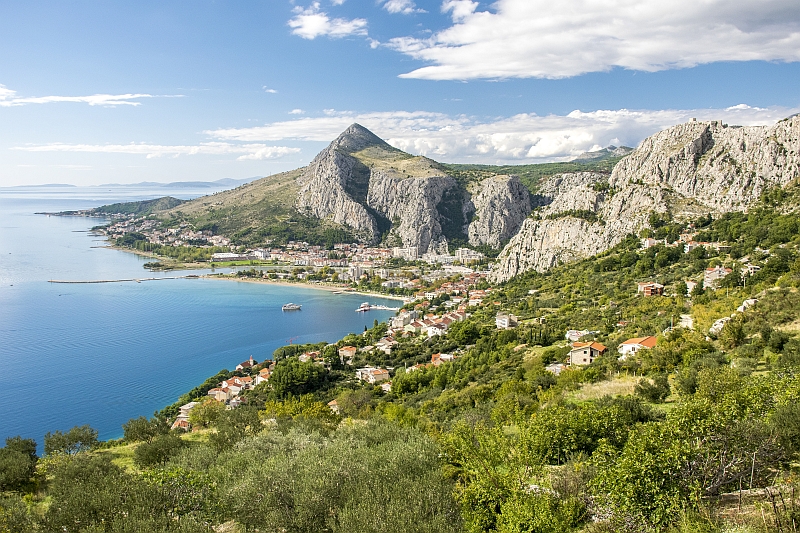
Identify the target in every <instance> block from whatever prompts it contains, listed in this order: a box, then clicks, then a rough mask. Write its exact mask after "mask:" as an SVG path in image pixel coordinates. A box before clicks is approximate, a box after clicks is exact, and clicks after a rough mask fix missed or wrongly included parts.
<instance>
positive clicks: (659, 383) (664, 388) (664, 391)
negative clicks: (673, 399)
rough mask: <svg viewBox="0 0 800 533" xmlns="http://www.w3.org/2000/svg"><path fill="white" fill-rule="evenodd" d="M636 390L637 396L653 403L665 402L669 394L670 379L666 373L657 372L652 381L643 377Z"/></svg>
mask: <svg viewBox="0 0 800 533" xmlns="http://www.w3.org/2000/svg"><path fill="white" fill-rule="evenodd" d="M634 392H635V393H636V395H637V396H641V397H642V398H644V399H646V400H647V401H650V402H653V403H661V402H663V401H664V400H665V399H666V398H667V396H669V393H670V388H669V380H668V379H667V375H666V374H656V375H655V376H653V380H652V382H650V381H649V380H647V379H642V380H641V381H639V383H637V384H636V388H635V389H634Z"/></svg>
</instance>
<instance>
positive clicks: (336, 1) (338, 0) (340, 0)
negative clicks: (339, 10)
mask: <svg viewBox="0 0 800 533" xmlns="http://www.w3.org/2000/svg"><path fill="white" fill-rule="evenodd" d="M342 4H344V0H331V5H332V6H340V5H342Z"/></svg>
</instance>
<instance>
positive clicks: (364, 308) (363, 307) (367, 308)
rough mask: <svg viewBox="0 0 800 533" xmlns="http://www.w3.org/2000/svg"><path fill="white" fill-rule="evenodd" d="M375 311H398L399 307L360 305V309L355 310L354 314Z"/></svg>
mask: <svg viewBox="0 0 800 533" xmlns="http://www.w3.org/2000/svg"><path fill="white" fill-rule="evenodd" d="M373 309H376V310H378V311H399V310H400V308H399V307H388V306H386V305H372V304H367V305H364V304H361V307H359V308H358V309H356V313H366V312H367V311H372V310H373Z"/></svg>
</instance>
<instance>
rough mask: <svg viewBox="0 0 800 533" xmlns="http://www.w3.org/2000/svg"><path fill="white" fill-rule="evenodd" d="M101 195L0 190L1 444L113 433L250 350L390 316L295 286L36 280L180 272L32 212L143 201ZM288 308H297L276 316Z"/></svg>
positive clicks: (75, 221) (330, 335) (76, 223)
mask: <svg viewBox="0 0 800 533" xmlns="http://www.w3.org/2000/svg"><path fill="white" fill-rule="evenodd" d="M182 193H183V196H184V197H186V192H185V191H182ZM113 195H114V196H108V197H106V196H103V195H102V194H98V193H97V191H89V192H87V191H85V190H84V191H81V190H76V191H70V195H66V194H64V193H63V192H57V193H52V194H48V192H47V191H42V190H33V191H14V190H9V189H5V190H2V189H0V439H5V438H6V437H8V436H12V435H22V436H24V437H31V438H35V439H36V440H37V442H38V443H39V444H40V445H41V443H42V437H43V435H44V433H46V432H47V431H53V430H56V429H60V430H64V429H69V428H70V427H72V426H75V425H79V424H90V425H91V426H93V427H94V428H96V429H97V430H98V431H99V432H100V438H102V439H108V438H116V437H119V436H121V434H122V429H121V425H122V424H123V423H124V422H126V421H127V420H129V419H130V418H133V417H137V416H139V415H147V416H149V415H151V414H152V413H153V412H154V411H157V410H159V409H161V408H162V407H164V406H165V405H167V404H170V403H172V402H174V401H175V400H176V399H177V398H178V397H179V396H180V395H181V394H182V393H184V392H186V391H188V390H190V389H191V388H192V387H194V386H196V385H198V384H199V383H202V382H203V381H204V380H205V379H206V378H207V377H208V376H210V375H213V374H214V373H216V372H217V371H219V370H220V369H222V368H229V369H230V368H233V367H234V366H236V364H238V363H239V362H241V361H244V360H246V359H247V358H248V357H249V356H250V355H252V356H253V357H254V358H255V359H256V360H262V359H264V358H268V357H270V356H271V354H272V352H273V350H275V349H276V348H278V347H279V346H282V345H284V344H287V343H288V342H289V340H290V339H291V340H292V342H294V343H303V342H318V341H323V340H325V341H329V342H332V341H335V340H338V339H339V338H341V337H343V336H344V335H346V334H348V333H351V332H361V331H363V330H364V326H365V325H369V326H371V325H372V323H373V320H375V319H378V320H379V321H382V320H386V319H387V318H388V317H389V316H391V315H392V314H393V313H392V312H391V311H370V312H369V313H356V312H354V310H355V309H356V307H358V305H359V304H360V303H361V302H362V301H364V300H366V299H367V298H366V297H364V296H358V295H344V294H343V295H337V294H332V293H330V292H327V291H321V290H314V289H309V288H304V287H283V286H274V285H267V284H256V283H240V282H232V281H222V280H208V279H177V280H160V281H148V282H143V283H132V282H128V283H104V284H78V285H64V284H53V283H48V280H49V279H71V280H88V279H120V278H131V277H150V276H154V277H159V276H174V275H180V273H177V274H176V273H167V274H151V273H149V272H147V271H146V270H144V269H143V268H142V263H144V262H145V261H147V259H144V258H140V257H138V256H136V255H133V254H129V253H125V252H120V251H116V250H110V249H107V248H102V246H103V244H104V241H102V240H101V239H100V238H99V237H93V236H91V235H89V234H88V233H86V231H87V230H88V229H89V228H91V227H92V226H94V225H96V224H98V223H100V222H101V221H99V220H97V219H87V218H79V217H48V216H45V215H34V214H33V213H34V212H37V211H51V212H52V211H60V210H67V209H70V210H71V209H82V208H87V207H93V206H97V205H101V204H105V203H109V202H113V201H120V200H123V201H125V200H129V199H137V198H144V197H152V196H148V195H147V194H146V191H134V192H131V193H130V195H129V196H127V197H126V196H124V195H123V194H122V192H121V191H119V190H115V191H113ZM82 196H84V197H82ZM225 271H226V272H227V271H228V270H227V269H226V270H225ZM368 299H369V301H370V302H374V303H384V304H387V305H391V302H392V301H391V300H386V299H381V298H376V297H369V298H368ZM287 302H295V303H299V304H302V305H303V310H302V311H298V312H282V311H281V309H280V307H281V305H282V304H284V303H287ZM394 305H397V302H394Z"/></svg>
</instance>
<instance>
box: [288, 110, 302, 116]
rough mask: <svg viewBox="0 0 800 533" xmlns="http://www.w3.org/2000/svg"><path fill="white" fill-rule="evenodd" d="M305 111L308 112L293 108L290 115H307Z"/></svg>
mask: <svg viewBox="0 0 800 533" xmlns="http://www.w3.org/2000/svg"><path fill="white" fill-rule="evenodd" d="M305 113H306V112H305V111H303V110H302V109H292V110H291V111H289V114H290V115H305Z"/></svg>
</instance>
